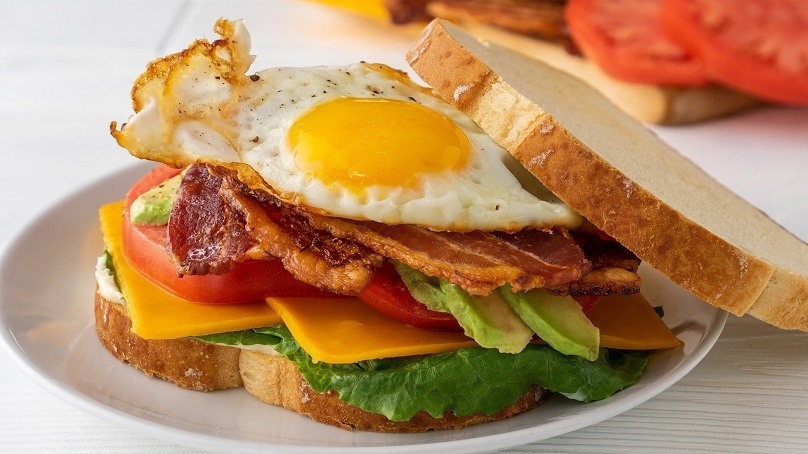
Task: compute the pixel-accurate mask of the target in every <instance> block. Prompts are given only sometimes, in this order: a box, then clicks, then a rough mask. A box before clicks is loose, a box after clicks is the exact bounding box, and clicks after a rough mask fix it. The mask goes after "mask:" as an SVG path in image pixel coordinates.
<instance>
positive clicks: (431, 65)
mask: <svg viewBox="0 0 808 454" xmlns="http://www.w3.org/2000/svg"><path fill="white" fill-rule="evenodd" d="M407 59H408V61H409V63H410V65H411V66H412V67H413V69H414V70H415V71H416V72H417V73H418V74H419V75H420V76H421V78H422V79H423V80H424V81H426V82H427V83H428V84H430V85H431V86H432V87H433V89H434V90H435V91H436V92H437V94H438V95H440V96H441V97H442V98H443V99H445V100H447V101H448V102H450V103H453V104H455V105H456V106H457V107H458V108H460V110H462V111H464V112H465V113H467V114H468V115H469V116H470V117H471V118H473V119H474V120H475V121H476V122H477V123H478V124H479V125H480V127H482V129H484V130H485V131H486V132H487V133H488V134H489V135H491V136H492V137H493V138H494V140H496V141H497V142H498V143H499V144H500V145H502V146H503V147H504V148H505V149H507V150H508V151H509V152H511V154H513V155H514V156H515V157H516V158H517V159H518V160H519V161H520V162H521V163H522V164H523V165H524V166H525V167H526V168H527V169H528V170H530V172H531V173H533V175H535V176H536V177H537V178H538V179H539V180H540V181H541V182H542V183H544V184H545V185H546V186H547V187H548V189H550V190H551V191H553V192H554V193H555V194H556V195H558V196H559V197H560V198H561V199H562V200H564V201H565V202H567V203H568V204H570V205H571V206H572V207H573V208H575V209H576V210H577V211H578V212H579V213H581V214H582V215H583V216H584V217H586V218H587V219H589V220H590V221H591V222H592V223H593V224H595V225H596V226H597V227H599V228H601V229H602V230H604V231H605V232H606V233H608V234H609V235H611V236H613V237H614V238H615V239H617V240H618V241H620V242H621V243H622V244H623V245H625V246H626V247H628V248H629V249H630V250H631V251H633V252H634V253H635V254H636V255H637V256H638V257H639V258H641V259H642V260H643V261H645V262H646V263H648V264H650V265H651V266H652V267H654V268H656V269H658V270H659V271H661V272H662V273H663V274H665V275H666V276H668V277H669V278H670V279H672V280H673V281H674V282H676V283H678V284H679V285H681V286H682V287H684V288H686V289H687V290H689V291H691V292H692V293H694V294H695V295H696V296H698V297H699V298H701V299H703V300H705V301H707V302H709V303H711V304H713V305H715V306H717V307H720V308H722V309H725V310H727V311H729V312H731V313H733V314H735V315H742V314H746V313H750V314H752V315H753V316H755V317H757V318H759V319H761V320H764V321H766V322H768V323H771V324H773V325H775V326H778V327H781V328H788V329H800V330H803V331H808V245H806V244H805V243H804V242H803V241H801V240H800V239H798V238H797V237H796V236H794V235H793V234H791V233H789V232H788V231H787V230H785V229H783V228H782V227H781V226H780V225H778V224H777V223H775V222H773V221H772V220H771V219H770V218H769V217H767V216H766V215H765V214H764V213H762V212H761V211H760V210H758V209H757V208H755V207H754V206H752V205H751V204H749V203H748V202H746V201H745V200H743V199H742V198H741V197H739V196H738V195H736V194H735V193H733V192H731V191H730V190H729V189H727V188H726V187H724V186H722V185H721V184H719V183H718V182H717V181H715V180H714V179H712V178H711V177H710V176H709V175H707V174H706V173H705V172H704V171H703V170H701V169H700V168H699V167H697V166H696V165H695V164H693V163H692V162H691V161H689V160H688V159H686V158H685V157H683V156H682V155H681V154H679V153H678V152H676V151H675V150H674V149H672V148H671V147H670V146H668V145H667V144H665V143H664V142H662V141H661V140H660V139H659V138H658V137H657V136H656V135H654V134H653V133H652V132H651V131H650V130H648V129H647V128H646V127H645V126H644V125H643V124H642V123H640V122H639V121H637V120H636V119H634V118H631V117H630V116H629V115H627V114H626V113H625V112H623V111H622V110H621V109H619V108H618V107H617V106H615V105H614V104H613V103H612V102H610V101H609V100H608V99H606V98H605V97H604V96H602V95H601V94H600V93H599V92H597V91H596V90H595V89H593V88H592V87H591V86H589V85H587V84H586V83H584V82H582V81H580V80H579V79H576V78H574V77H570V76H569V75H568V74H566V73H563V72H561V71H558V70H556V69H554V68H553V67H551V66H549V65H547V64H544V63H542V62H540V61H538V60H536V59H532V58H529V57H526V56H524V55H522V54H520V53H516V52H512V51H509V50H507V49H504V48H502V47H501V46H498V45H495V44H491V43H487V42H482V41H479V40H477V39H476V38H475V37H473V36H471V35H470V34H468V33H466V32H465V31H463V30H462V29H461V28H459V27H458V26H456V25H453V24H451V23H449V22H446V21H443V20H435V21H433V22H431V23H430V25H428V26H427V27H426V28H425V29H424V31H423V32H422V34H421V35H420V36H419V38H418V39H416V40H415V42H414V43H413V45H412V47H411V49H410V51H409V52H408V54H407Z"/></svg>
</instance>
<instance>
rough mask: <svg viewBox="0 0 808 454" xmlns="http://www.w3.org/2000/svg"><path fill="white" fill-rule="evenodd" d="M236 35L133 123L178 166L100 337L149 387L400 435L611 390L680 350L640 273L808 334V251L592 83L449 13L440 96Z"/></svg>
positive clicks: (150, 99)
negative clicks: (741, 221) (652, 356)
mask: <svg viewBox="0 0 808 454" xmlns="http://www.w3.org/2000/svg"><path fill="white" fill-rule="evenodd" d="M215 30H216V32H217V33H218V34H219V35H220V36H221V38H220V39H219V40H216V41H214V42H212V43H211V42H208V41H205V40H197V41H195V42H194V43H192V44H191V45H190V46H189V47H188V48H187V49H185V50H183V51H181V52H179V53H176V54H171V55H168V56H166V57H163V58H161V59H158V60H155V61H154V62H152V63H150V64H149V65H148V67H147V69H146V71H145V72H144V74H143V75H141V76H140V77H139V78H138V80H137V81H136V82H135V85H134V88H133V91H132V98H133V107H134V111H135V113H134V115H133V116H132V117H131V118H130V119H129V120H127V122H126V123H124V124H121V125H120V126H119V125H118V124H117V123H116V122H113V123H112V124H111V127H110V129H111V133H112V135H113V136H114V137H115V139H116V140H117V142H118V144H120V145H121V146H122V147H123V148H125V149H126V150H128V151H129V152H130V153H131V154H132V155H133V156H135V157H138V158H140V159H146V160H149V161H154V162H155V163H157V165H156V167H155V168H154V170H153V171H151V172H150V173H149V174H147V175H145V176H144V177H143V179H141V180H140V181H139V182H137V184H135V185H134V186H133V187H132V189H131V190H130V191H129V192H128V194H126V195H125V196H123V199H122V200H120V201H117V202H111V203H110V204H108V205H105V206H103V207H101V210H100V218H101V227H102V232H103V234H104V242H105V245H106V248H105V251H104V253H103V255H102V256H101V257H100V258H99V261H98V263H97V266H96V280H97V283H98V286H97V292H96V296H95V321H96V330H97V333H98V337H99V339H100V341H101V343H102V345H104V347H105V348H106V349H107V350H109V351H110V352H111V353H112V354H113V355H114V356H115V357H117V358H118V359H120V360H122V361H125V362H128V363H129V364H131V365H133V366H134V367H136V368H138V369H141V370H142V371H143V372H145V373H146V375H149V376H156V377H159V378H162V379H165V380H168V381H171V382H173V383H175V384H177V385H178V386H180V387H183V388H188V389H193V390H199V391H213V390H217V389H225V388H232V387H240V386H243V387H244V388H245V389H246V390H247V392H249V393H250V394H252V395H254V396H255V397H257V398H258V399H261V400H262V401H264V402H267V403H269V404H272V405H278V406H283V407H285V408H288V409H290V410H293V411H296V412H298V413H301V414H304V415H306V416H308V417H310V418H312V419H314V420H316V421H320V422H324V423H327V424H331V425H335V426H338V427H343V428H350V429H359V430H372V431H382V432H418V431H426V430H435V429H459V428H462V427H466V426H468V425H472V424H477V423H482V422H487V421H494V420H499V419H503V418H507V417H509V416H512V415H515V414H518V413H521V412H524V411H527V410H529V409H532V408H534V407H536V406H538V405H539V404H540V403H541V402H542V401H543V400H545V399H546V398H547V396H548V395H549V394H551V393H558V394H563V395H565V396H567V397H569V398H573V399H577V400H583V401H594V400H600V399H605V398H609V397H610V396H612V395H613V394H615V393H617V392H620V391H621V390H622V389H625V388H626V387H628V386H631V385H632V384H633V383H635V382H636V380H637V379H638V377H639V376H640V374H641V373H642V371H643V370H644V368H645V366H646V364H647V360H648V355H649V352H652V351H654V350H659V349H667V348H677V347H679V346H680V345H681V342H680V341H679V340H678V339H677V338H676V336H675V335H674V334H673V333H672V332H671V331H670V329H669V328H668V327H667V326H665V324H664V323H663V322H662V320H661V319H660V317H659V314H658V313H657V311H655V310H654V308H653V306H652V304H649V303H648V302H647V301H646V300H645V299H644V298H643V297H642V295H641V293H640V290H641V282H640V278H639V276H638V275H637V267H638V266H639V262H640V259H642V260H644V261H646V262H648V263H649V264H650V265H651V266H653V267H655V268H657V269H660V270H661V271H662V272H663V273H664V274H666V275H668V276H670V277H671V279H673V280H674V281H676V282H677V283H680V284H681V285H683V286H685V287H686V288H687V289H688V290H691V291H692V292H694V293H695V294H696V295H697V296H699V297H700V298H702V299H704V300H705V301H707V302H709V303H712V304H715V305H717V306H719V307H722V308H725V309H727V310H730V311H731V312H733V313H735V314H739V315H740V314H743V313H747V312H749V313H751V314H753V315H755V316H758V317H760V318H762V319H764V320H766V321H768V322H770V323H773V324H776V325H778V326H783V327H789V328H798V329H803V330H804V329H806V323H805V321H806V320H808V318H807V317H805V316H804V315H803V313H804V309H803V308H802V307H803V306H805V305H804V304H801V302H803V301H804V300H805V296H806V295H805V290H804V289H805V285H804V284H803V283H804V279H805V274H806V273H805V268H806V264H805V263H804V260H803V257H805V255H804V252H805V251H806V249H805V245H804V244H803V243H802V242H800V241H799V240H797V239H796V238H795V237H793V236H792V235H790V234H789V233H788V232H786V231H785V230H783V229H782V228H780V227H779V226H777V225H776V224H775V223H773V222H772V221H771V220H769V219H768V218H766V217H765V215H763V214H761V213H760V212H758V211H757V210H755V209H754V208H753V207H751V206H750V205H749V204H748V203H746V202H744V201H743V200H741V199H740V198H738V197H737V196H735V195H733V194H731V193H730V192H729V191H728V190H726V189H725V188H723V187H722V186H720V185H719V184H718V183H716V182H714V181H713V180H711V179H710V178H709V177H707V176H706V175H704V174H703V172H701V171H700V170H699V169H698V168H696V167H695V166H693V165H692V164H690V163H689V162H688V161H686V160H685V159H684V158H682V157H681V156H680V155H678V154H677V153H676V152H675V151H673V150H672V149H670V148H669V147H667V146H666V145H665V144H664V143H662V142H660V141H659V140H658V139H657V138H656V137H655V136H654V135H653V134H651V133H649V132H648V131H647V130H646V129H645V128H644V127H643V126H642V125H641V124H639V123H637V122H636V121H635V120H632V119H630V118H629V117H627V116H626V115H625V114H624V113H622V112H621V111H620V110H619V109H618V108H616V107H614V106H613V105H612V104H611V103H609V102H608V101H606V100H605V99H603V98H602V97H601V96H600V95H599V94H597V93H596V92H595V91H593V90H592V89H591V88H589V87H588V86H586V85H584V84H582V83H580V82H579V81H577V80H575V79H571V78H570V77H568V76H566V75H565V74H563V73H560V72H558V71H557V70H555V69H553V68H551V67H549V66H547V65H544V64H542V63H540V62H537V61H535V60H533V59H528V58H525V57H523V56H521V55H519V54H515V53H512V52H509V51H507V50H504V49H501V48H498V47H496V46H490V45H487V44H484V43H481V42H479V41H477V40H476V39H474V38H472V37H471V36H470V35H468V34H466V33H465V32H463V31H462V30H460V29H459V28H457V27H455V26H453V25H452V24H450V23H447V22H444V21H436V22H433V23H432V24H431V25H430V26H428V27H427V28H426V29H425V30H424V31H423V34H422V35H421V36H420V37H419V39H417V40H416V41H415V42H414V44H413V46H412V48H411V50H410V52H409V54H408V61H409V62H410V65H411V66H412V68H413V69H414V70H415V71H417V72H418V74H419V76H420V77H421V78H422V79H423V80H424V81H426V82H427V83H428V84H429V85H430V86H431V88H425V87H422V86H420V85H418V84H416V83H415V82H413V81H412V80H410V79H409V77H407V76H406V74H405V73H403V72H401V71H398V70H395V69H392V68H390V67H388V66H385V65H382V64H370V63H358V64H356V65H352V66H347V67H337V68H333V67H315V68H270V69H267V70H263V71H259V72H255V73H252V74H249V73H248V71H249V67H250V64H251V63H252V61H253V58H254V57H253V56H251V55H250V53H249V49H250V37H249V34H248V32H247V30H246V28H245V26H244V23H243V22H231V21H227V20H223V19H222V20H219V21H218V22H217V24H216V27H215ZM595 150H597V151H595ZM649 168H650V169H649ZM694 182H698V183H697V184H698V186H696V185H694ZM729 206H731V207H732V209H733V212H732V213H729V212H725V211H724V210H725V209H726V207H729ZM739 216H742V217H743V218H745V219H748V221H747V222H746V223H745V225H744V228H742V229H737V228H736V227H737V225H736V223H733V222H730V221H731V220H732V219H736V218H737V217H739ZM750 232H752V233H750ZM753 234H765V235H766V236H767V238H768V239H767V240H766V241H760V240H758V239H757V237H756V236H754V235H753ZM785 302H788V308H789V311H788V312H787V313H786V312H784V311H783V307H784V306H785ZM663 309H664V308H663ZM538 364H541V365H542V367H537V365H538Z"/></svg>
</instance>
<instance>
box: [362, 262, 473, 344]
mask: <svg viewBox="0 0 808 454" xmlns="http://www.w3.org/2000/svg"><path fill="white" fill-rule="evenodd" d="M359 299H361V300H362V301H364V302H365V303H367V304H368V305H369V306H371V307H372V308H374V309H376V310H377V311H379V312H381V313H382V314H384V315H386V316H388V317H390V318H392V319H393V320H397V321H399V322H401V323H405V324H407V325H412V326H415V327H416V328H424V329H432V330H441V331H462V328H460V325H459V324H458V323H457V319H455V318H454V316H453V315H451V314H448V313H445V312H438V311H433V310H431V309H429V308H428V307H426V306H425V305H424V304H423V303H421V302H420V301H418V300H416V299H415V298H413V297H412V295H410V292H409V290H407V286H406V285H404V282H403V281H402V280H401V277H400V276H399V275H398V271H396V269H395V267H394V266H393V264H392V263H390V262H385V263H384V265H382V267H381V268H379V269H378V270H376V273H375V274H374V275H373V279H372V280H371V282H370V284H369V285H368V286H367V287H365V289H364V290H362V292H361V293H359Z"/></svg>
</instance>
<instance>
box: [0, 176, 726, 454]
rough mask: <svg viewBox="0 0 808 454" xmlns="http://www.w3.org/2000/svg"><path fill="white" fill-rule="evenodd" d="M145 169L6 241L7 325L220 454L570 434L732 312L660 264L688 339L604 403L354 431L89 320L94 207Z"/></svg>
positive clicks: (45, 379) (485, 445)
mask: <svg viewBox="0 0 808 454" xmlns="http://www.w3.org/2000/svg"><path fill="white" fill-rule="evenodd" d="M147 169H148V167H146V166H145V165H142V164H141V165H137V166H134V167H132V168H130V169H126V170H125V171H122V172H119V173H116V174H114V175H111V176H109V177H107V178H104V179H102V180H100V181H97V182H94V183H92V184H90V185H88V186H87V187H86V188H84V189H82V190H81V191H79V192H77V193H75V194H73V195H72V196H70V197H67V198H66V199H64V200H62V201H60V202H58V203H57V204H56V205H54V206H53V207H52V208H50V209H49V210H47V211H45V212H44V213H43V214H42V215H41V216H40V217H39V218H37V219H36V220H35V221H34V222H32V223H31V224H30V225H29V226H28V227H27V228H26V229H24V230H23V231H22V232H21V233H20V234H19V235H18V236H17V237H16V239H15V240H14V241H12V242H11V243H10V244H9V247H8V248H7V250H6V251H5V253H4V255H3V257H2V260H0V331H2V339H3V344H4V345H5V347H6V349H7V350H8V351H9V352H10V353H11V355H12V357H14V359H15V360H16V362H17V364H18V365H19V366H20V367H21V368H22V369H23V370H24V371H25V372H26V373H27V374H28V375H29V376H31V377H32V378H33V379H34V380H35V381H36V382H37V383H39V384H40V385H42V386H43V387H44V388H45V389H47V390H48V391H50V392H52V393H53V394H55V395H57V396H58V397H60V398H62V399H64V400H65V401H67V402H69V403H70V404H73V405H75V406H76V407H79V408H81V409H83V410H85V411H87V412H89V413H92V414H94V415H96V416H98V417H101V418H104V419H108V420H110V421H112V422H114V423H117V424H120V425H122V426H125V427H127V428H129V429H132V430H135V431H139V432H141V433H143V434H144V435H147V436H150V437H156V438H163V439H165V440H169V441H172V442H175V443H178V444H181V445H186V446H190V447H194V448H199V449H204V450H209V451H210V450H213V451H222V452H230V453H233V452H266V451H267V450H273V451H276V452H296V453H302V452H333V453H335V452H346V453H347V452H351V453H354V452H359V451H361V452H391V451H395V452H413V453H414V452H418V453H425V452H440V453H451V452H464V453H467V452H482V451H492V450H498V449H504V448H507V447H511V446H517V445H521V444H525V443H529V442H533V441H537V440H541V439H545V438H549V437H553V436H556V435H560V434H563V433H566V432H570V431H573V430H576V429H579V428H582V427H585V426H588V425H591V424H594V423H597V422H599V421H603V420H605V419H607V418H610V417H612V416H615V415H617V414H620V413H622V412H624V411H626V410H629V409H631V408H633V407H635V406H637V405H639V404H640V403H642V402H644V401H646V400H648V399H650V398H652V397H654V396H655V395H657V394H658V393H660V392H662V391H663V390H665V389H666V388H668V387H669V386H671V385H672V384H674V383H675V382H676V381H678V380H679V379H680V378H682V377H683V376H684V375H685V374H686V373H687V372H689V371H690V370H691V369H692V368H693V367H695V366H696V364H698V362H699V361H700V360H701V359H702V358H703V357H704V355H706V354H707V352H708V351H709V350H710V348H711V347H712V346H713V344H714V343H715V341H716V340H717V339H718V336H719V334H720V333H721V330H722V329H723V327H724V322H725V320H726V313H725V312H723V311H719V310H718V309H715V308H713V307H712V306H709V305H707V304H705V303H703V302H701V301H699V300H697V299H696V298H694V297H693V296H691V295H690V294H689V293H687V292H685V291H683V290H682V289H680V288H679V287H677V286H675V285H674V284H672V283H671V282H670V281H668V280H667V279H665V278H663V277H661V276H660V275H659V274H658V273H656V272H655V271H654V270H651V269H649V268H644V269H642V270H641V274H643V278H644V279H645V281H644V288H645V290H644V293H645V294H646V297H647V298H648V299H650V300H651V301H653V302H654V304H661V305H663V306H664V308H665V321H666V323H668V325H669V326H671V327H672V328H673V329H674V331H675V332H676V333H677V334H678V335H679V337H680V338H681V339H682V340H683V341H684V347H682V348H678V349H675V350H671V351H666V352H663V353H657V354H655V355H654V356H653V357H652V360H651V362H650V365H649V368H648V370H647V372H646V373H645V374H644V375H643V377H642V378H641V379H640V381H639V383H637V384H636V385H635V386H633V387H631V388H629V389H627V390H625V391H623V392H620V393H618V394H617V395H615V396H614V397H612V398H610V399H606V400H604V401H600V402H596V403H592V404H581V403H578V402H573V401H569V400H567V399H564V398H562V397H553V398H551V399H550V400H549V401H548V402H546V403H544V404H543V405H541V406H540V407H539V408H538V409H536V410H533V411H529V412H526V413H524V414H521V415H519V416H516V417H514V418H510V419H507V420H504V421H499V422H495V423H489V424H482V425H479V426H475V427H470V428H467V429H463V430H458V431H440V432H431V433H425V434H401V435H397V434H393V435H387V434H376V433H367V432H349V431H345V430H341V429H337V428H333V427H330V426H326V425H322V424H318V423H315V422H312V421H310V420H309V419H307V418H304V417H302V416H299V415H297V414H296V413H293V412H290V411H287V410H284V409H281V408H276V407H272V406H269V405H265V404H263V403H260V402H259V401H258V400H256V399H254V398H252V397H250V396H249V395H248V394H247V393H246V392H245V391H244V390H243V389H233V390H227V391H217V392H214V393H200V392H195V391H186V390H183V389H180V388H177V387H175V386H173V385H171V384H168V383H166V382H163V381H161V380H158V379H150V378H148V377H146V376H145V375H143V374H142V373H140V372H138V371H136V370H135V369H134V368H132V367H129V366H126V365H124V364H122V363H120V362H119V361H118V360H116V359H114V358H113V357H112V355H110V354H109V353H108V352H106V351H105V350H104V348H103V347H102V346H101V345H100V344H99V342H98V340H97V338H96V336H95V330H94V327H93V323H92V318H93V317H92V300H93V292H94V285H95V284H94V277H93V266H94V263H95V260H96V257H97V256H98V255H99V254H100V252H101V250H102V240H101V235H100V232H99V229H98V221H97V209H98V207H99V206H100V205H101V204H103V203H105V202H109V201H113V200H115V199H116V198H118V197H122V196H123V194H124V192H125V191H126V190H127V189H128V188H129V186H130V185H131V184H132V183H133V182H134V181H136V180H137V178H138V177H140V176H141V175H143V174H144V173H145V171H146V170H147Z"/></svg>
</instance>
